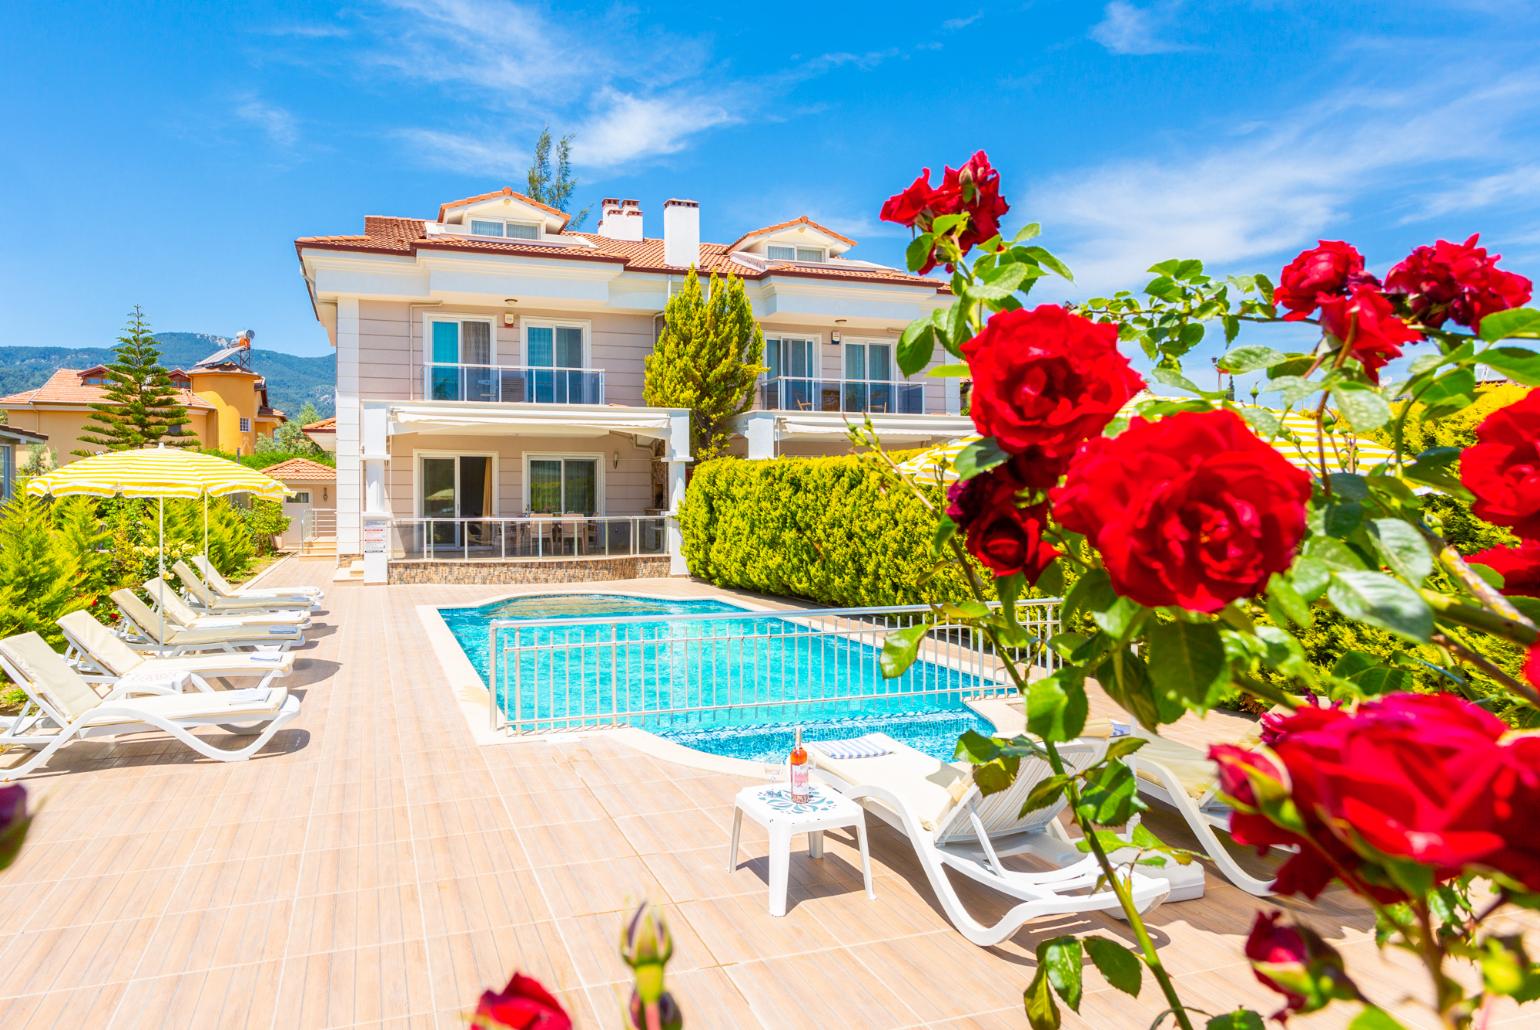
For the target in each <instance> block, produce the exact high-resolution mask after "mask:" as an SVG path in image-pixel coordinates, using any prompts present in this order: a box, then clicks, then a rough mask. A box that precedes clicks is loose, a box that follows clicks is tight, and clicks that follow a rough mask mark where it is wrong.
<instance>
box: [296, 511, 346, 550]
mask: <svg viewBox="0 0 1540 1030" xmlns="http://www.w3.org/2000/svg"><path fill="white" fill-rule="evenodd" d="M336 535H337V510H336V509H335V508H306V509H305V510H304V511H303V512H301V513H300V517H299V538H300V541H301V542H304V541H307V540H316V539H319V538H321V537H327V536H329V537H335V536H336Z"/></svg>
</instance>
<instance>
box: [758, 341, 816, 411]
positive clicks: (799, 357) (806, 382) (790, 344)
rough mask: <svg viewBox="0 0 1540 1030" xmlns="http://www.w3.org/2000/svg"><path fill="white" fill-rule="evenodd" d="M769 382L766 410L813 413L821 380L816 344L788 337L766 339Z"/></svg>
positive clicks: (767, 380) (767, 376) (766, 375)
mask: <svg viewBox="0 0 1540 1030" xmlns="http://www.w3.org/2000/svg"><path fill="white" fill-rule="evenodd" d="M765 366H766V368H768V369H769V371H768V372H766V373H765V379H766V382H768V383H769V384H770V390H769V391H768V397H767V399H766V402H765V406H766V407H769V408H788V409H800V410H802V411H808V410H811V409H812V407H813V396H814V388H815V387H816V386H817V383H816V380H817V378H818V348H817V346H816V341H814V340H811V339H807V338H799V337H789V336H774V337H767V338H766V339H765Z"/></svg>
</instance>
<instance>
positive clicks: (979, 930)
mask: <svg viewBox="0 0 1540 1030" xmlns="http://www.w3.org/2000/svg"><path fill="white" fill-rule="evenodd" d="M879 738H881V743H882V745H883V746H885V747H886V748H887V749H888V751H889V753H888V754H884V755H879V756H875V757H867V758H838V759H836V758H830V757H828V756H827V755H824V754H821V753H820V752H819V750H818V747H817V744H816V742H815V743H813V744H810V745H809V747H808V750H809V752H810V755H811V757H812V761H813V766H814V769H815V771H816V774H817V776H818V777H819V779H820V780H821V781H822V782H824V783H827V784H828V785H829V786H830V787H832V788H833V789H834V790H836V791H838V792H840V793H841V794H844V795H845V796H846V797H849V798H851V799H852V800H855V801H859V802H861V803H862V804H863V805H865V806H866V807H867V809H868V810H870V811H871V812H872V813H873V814H874V815H876V816H878V817H879V818H881V819H883V820H884V821H885V822H887V823H889V824H890V825H892V826H893V827H894V828H896V829H898V830H899V831H900V832H902V833H903V834H904V835H905V836H907V837H908V838H909V840H910V842H911V843H912V844H913V845H914V849H915V853H916V854H917V855H918V856H919V858H920V865H921V866H922V867H923V868H924V870H925V875H926V877H927V878H928V879H929V880H930V885H931V889H932V890H934V891H935V893H936V897H937V899H938V900H939V901H940V902H941V907H942V909H943V910H944V911H945V912H946V915H947V918H948V919H950V920H951V921H952V925H954V926H955V927H957V929H958V930H959V931H960V932H961V933H962V935H963V936H964V937H966V938H967V939H968V940H970V941H972V942H973V943H974V944H978V945H980V946H984V947H988V946H991V945H995V944H998V943H1000V942H1001V941H1003V940H1005V939H1006V938H1008V937H1010V936H1012V935H1013V934H1015V933H1016V931H1017V930H1019V929H1020V928H1021V927H1022V926H1024V925H1025V924H1027V923H1029V922H1031V921H1033V920H1035V919H1041V918H1044V917H1049V916H1058V915H1066V914H1078V913H1082V912H1102V911H1111V912H1114V913H1116V912H1118V911H1120V910H1121V909H1120V905H1119V902H1118V900H1117V896H1116V895H1115V894H1114V892H1113V891H1112V890H1111V889H1110V888H1108V887H1102V888H1100V889H1098V886H1097V883H1098V880H1099V879H1100V877H1101V869H1100V868H1099V867H1098V866H1097V864H1096V860H1095V858H1093V857H1092V856H1090V855H1086V854H1082V853H1081V852H1080V851H1078V850H1077V849H1076V848H1075V846H1074V845H1073V844H1072V843H1070V841H1069V839H1068V836H1067V835H1066V834H1065V832H1064V830H1063V828H1062V827H1061V826H1060V825H1059V821H1058V818H1057V816H1058V814H1059V812H1060V811H1061V810H1062V809H1063V807H1064V803H1063V802H1062V801H1060V802H1058V803H1056V804H1053V805H1049V806H1048V807H1046V808H1039V809H1037V810H1035V811H1032V812H1027V813H1025V814H1023V813H1022V811H1021V807H1022V803H1023V802H1024V801H1025V800H1026V798H1027V795H1028V794H1029V793H1030V792H1031V790H1032V788H1033V786H1034V785H1036V784H1037V783H1038V782H1039V781H1040V780H1042V779H1044V778H1045V777H1047V776H1050V775H1052V771H1051V770H1050V769H1049V767H1048V763H1047V762H1046V761H1044V760H1041V759H1036V760H1034V759H1023V760H1022V762H1021V766H1020V769H1019V771H1018V773H1017V776H1016V781H1015V783H1013V784H1012V785H1011V787H1009V788H1008V789H1006V790H1003V791H1000V792H999V793H996V794H991V795H989V796H988V797H986V796H984V795H983V794H982V793H980V791H979V789H978V787H977V786H976V785H975V784H974V782H973V777H972V775H971V774H970V773H969V771H968V770H967V768H966V767H963V766H958V765H949V764H947V763H946V762H942V761H940V760H938V759H935V758H931V757H930V756H929V755H926V754H925V753H923V752H921V751H917V750H915V749H914V748H912V747H909V746H908V745H905V744H901V743H899V742H898V741H896V740H893V739H892V738H887V737H883V735H880V734H872V735H869V736H868V737H867V738H864V739H866V740H868V741H871V740H875V739H879ZM1059 751H1060V753H1061V754H1062V755H1063V757H1064V760H1065V763H1066V764H1067V765H1068V766H1069V767H1070V768H1072V769H1083V768H1085V767H1086V766H1088V765H1090V764H1091V763H1092V762H1094V761H1095V760H1096V758H1097V756H1098V755H1099V754H1101V753H1102V751H1103V745H1101V744H1099V743H1093V742H1090V741H1073V742H1070V743H1068V744H1062V745H1060V747H1059ZM1014 855H1028V856H1031V857H1032V858H1035V859H1038V860H1039V861H1041V862H1045V863H1047V864H1048V865H1049V867H1050V868H1049V869H1047V870H1043V871H1028V870H1024V869H1017V868H1011V867H1007V866H1006V865H1005V863H1004V861H1003V859H1005V858H1008V857H1010V856H1014ZM947 870H952V871H953V872H957V873H960V874H962V875H963V876H966V877H968V878H970V879H972V880H975V881H977V882H978V883H981V884H983V885H984V886H986V887H990V888H992V889H994V890H996V891H999V892H1000V893H1002V894H1004V895H1006V896H1008V897H1011V898H1015V899H1017V900H1018V901H1020V902H1021V903H1020V904H1018V905H1016V906H1014V907H1013V908H1011V909H1010V910H1009V911H1008V912H1006V913H1005V915H1003V916H1002V917H1001V918H1000V919H999V920H998V921H996V922H995V923H993V924H992V925H986V924H984V923H981V922H979V921H978V920H977V919H975V918H974V917H973V916H972V915H970V914H969V912H968V911H967V909H966V907H965V906H964V905H963V902H962V899H961V898H960V897H959V896H958V894H957V890H956V888H955V887H954V886H953V884H952V882H951V880H950V879H948V877H947ZM1128 877H1129V881H1128V882H1129V889H1130V890H1131V892H1132V894H1133V899H1134V904H1135V905H1136V906H1137V907H1138V909H1139V910H1140V911H1145V910H1147V909H1149V908H1151V907H1153V906H1155V905H1157V904H1159V903H1160V902H1161V901H1163V900H1165V898H1166V896H1167V894H1168V893H1169V891H1170V885H1169V884H1167V883H1166V882H1165V881H1164V880H1161V879H1157V878H1155V877H1151V876H1148V875H1146V874H1145V873H1143V872H1140V871H1137V870H1133V869H1129V870H1128Z"/></svg>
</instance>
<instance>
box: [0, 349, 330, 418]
mask: <svg viewBox="0 0 1540 1030" xmlns="http://www.w3.org/2000/svg"><path fill="white" fill-rule="evenodd" d="M155 340H156V342H157V343H158V344H160V359H161V364H163V365H165V366H166V367H167V368H189V367H191V366H192V365H194V364H195V363H197V362H198V361H200V360H202V359H203V358H206V357H208V356H209V355H210V354H213V353H214V352H215V351H217V350H221V349H223V348H224V347H228V346H229V345H230V341H229V340H228V339H226V338H224V337H222V336H214V335H212V334H210V333H156V334H155ZM112 357H113V352H112V348H111V347H0V396H6V395H9V394H13V393H17V392H19V391H21V390H31V389H33V388H35V387H38V386H42V385H43V383H45V382H47V380H48V377H49V376H51V375H53V373H54V371H55V370H56V369H59V368H90V367H91V366H93V365H103V364H106V363H108V362H110V361H111V360H112ZM251 365H252V368H254V369H256V370H257V371H258V372H260V373H262V375H263V376H264V377H266V379H267V399H268V403H270V404H271V405H272V406H273V407H275V408H277V409H279V410H280V411H282V412H283V413H284V414H286V415H288V416H290V417H291V418H292V417H294V416H295V415H297V414H299V409H300V408H302V407H304V405H305V402H306V401H310V402H311V403H312V404H314V405H315V406H316V408H317V409H318V410H319V411H320V412H321V417H322V418H326V417H328V416H330V415H332V414H333V413H334V411H335V407H336V395H335V391H336V388H337V358H336V356H335V355H333V354H324V355H321V356H319V357H313V358H312V357H305V356H303V355H299V354H289V353H287V352H285V351H281V350H263V349H262V348H261V347H260V346H257V347H254V348H252V352H251Z"/></svg>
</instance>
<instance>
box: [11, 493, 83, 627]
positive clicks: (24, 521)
mask: <svg viewBox="0 0 1540 1030" xmlns="http://www.w3.org/2000/svg"><path fill="white" fill-rule="evenodd" d="M79 582H80V573H79V565H78V563H77V562H75V561H72V560H71V556H70V555H69V554H68V553H66V552H65V550H64V548H63V547H62V546H61V543H60V540H59V539H58V537H57V536H56V535H55V534H54V532H53V529H52V527H51V525H50V519H49V508H48V504H47V502H45V501H42V500H39V499H38V498H36V497H33V496H32V495H31V494H28V493H27V492H26V491H24V490H21V491H17V493H16V495H15V496H14V497H12V498H11V499H10V500H9V501H7V502H6V504H5V507H4V508H0V637H8V636H11V635H13V634H16V633H29V632H33V633H41V634H42V635H43V636H44V637H45V638H47V639H48V640H50V641H52V642H53V643H55V644H58V643H60V642H61V641H62V639H63V635H62V634H61V633H60V632H59V627H58V626H56V625H54V620H55V619H57V618H59V616H61V615H64V614H66V613H68V612H72V611H74V610H75V609H76V608H81V607H84V605H85V603H86V601H85V598H84V597H83V596H82V594H81V593H80V591H79V590H78V585H79Z"/></svg>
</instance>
